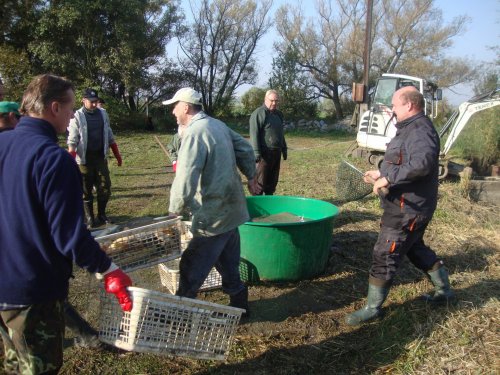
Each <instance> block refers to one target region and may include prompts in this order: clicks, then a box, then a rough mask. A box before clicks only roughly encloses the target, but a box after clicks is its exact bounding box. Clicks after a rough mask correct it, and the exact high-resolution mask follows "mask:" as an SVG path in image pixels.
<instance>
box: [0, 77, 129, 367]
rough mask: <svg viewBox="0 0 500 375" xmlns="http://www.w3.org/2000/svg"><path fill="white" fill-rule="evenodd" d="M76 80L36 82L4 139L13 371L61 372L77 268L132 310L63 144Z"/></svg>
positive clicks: (8, 339) (4, 257)
mask: <svg viewBox="0 0 500 375" xmlns="http://www.w3.org/2000/svg"><path fill="white" fill-rule="evenodd" d="M74 105H75V94H74V89H73V85H72V84H71V82H69V81H67V80H66V79H64V78H61V77H57V76H54V75H49V74H44V75H40V76H37V77H35V78H34V79H33V81H32V82H31V83H30V84H29V85H28V88H27V89H26V91H25V93H24V96H23V101H22V104H21V113H22V114H23V115H24V116H23V117H22V118H21V121H20V122H19V123H18V124H17V126H16V128H15V129H14V130H11V131H8V132H3V133H2V134H0V275H1V276H0V277H1V282H0V334H1V336H2V341H3V344H4V350H5V356H4V368H5V370H6V372H7V373H16V374H56V373H57V372H58V371H59V369H60V367H61V366H62V358H63V347H62V344H63V337H64V312H63V309H64V307H63V306H64V301H65V300H66V298H67V295H68V287H69V282H68V281H69V278H70V277H71V274H72V265H73V262H75V263H76V264H77V265H78V266H80V267H82V268H85V269H86V270H88V271H89V272H92V273H99V276H102V277H103V278H104V287H105V290H106V291H107V292H109V293H113V294H115V295H116V297H117V298H118V300H119V302H120V304H121V306H122V309H123V310H125V311H130V310H131V309H132V301H131V299H130V296H129V294H128V291H127V289H126V287H127V286H130V285H131V284H132V283H131V280H130V278H129V277H128V276H127V275H126V274H125V273H123V271H121V270H120V269H119V268H118V267H117V266H116V265H115V264H114V263H112V262H111V260H110V258H109V257H108V256H107V255H106V253H104V251H102V250H101V248H100V247H99V244H98V243H97V242H96V241H95V240H94V239H93V237H92V235H91V234H90V232H89V231H88V230H87V228H86V227H85V224H84V218H83V204H82V195H83V194H82V181H81V175H80V172H79V170H78V167H77V165H76V163H75V160H74V159H73V158H72V157H71V156H70V155H69V153H68V152H66V151H65V150H64V149H62V148H61V147H59V145H58V143H57V134H58V133H59V134H62V133H64V132H65V130H66V127H67V125H68V123H69V121H70V119H71V118H72V117H73V107H74Z"/></svg>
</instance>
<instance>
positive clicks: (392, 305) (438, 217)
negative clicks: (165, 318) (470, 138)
mask: <svg viewBox="0 0 500 375" xmlns="http://www.w3.org/2000/svg"><path fill="white" fill-rule="evenodd" d="M161 137H162V140H163V141H164V142H166V141H167V136H165V135H161ZM118 139H119V141H120V146H121V149H122V152H123V156H124V166H123V167H122V168H121V169H119V168H117V167H115V166H113V167H112V174H113V176H112V180H113V185H114V190H113V198H112V201H111V202H110V216H111V217H112V218H114V219H115V220H118V221H121V222H125V221H130V220H131V219H133V218H138V217H141V216H160V215H164V214H165V213H166V211H167V207H168V202H167V200H168V190H169V187H170V183H171V180H172V174H171V173H165V170H166V168H165V165H166V164H167V160H166V158H165V157H164V156H163V154H162V152H161V150H160V149H159V147H158V146H157V145H156V144H155V141H154V139H153V137H152V135H151V134H146V135H140V134H119V135H118ZM346 140H348V139H346V137H345V136H344V137H339V136H338V135H332V134H329V135H321V136H318V137H312V136H310V135H289V136H288V144H289V147H290V151H289V160H288V161H286V162H284V163H283V169H282V174H281V179H280V184H279V185H278V191H277V193H278V194H281V195H296V196H306V197H311V198H318V199H323V200H327V201H330V202H335V187H334V181H335V170H336V166H337V164H338V162H339V161H340V159H341V157H342V153H343V151H344V150H345V149H347V147H348V143H346V142H345V141H346ZM439 194H440V198H439V206H438V210H437V211H436V214H435V217H434V219H433V221H432V223H431V225H430V227H429V228H428V231H427V233H426V238H425V239H426V242H427V243H428V244H429V245H430V246H431V247H432V248H434V249H435V250H436V251H437V252H438V254H439V255H440V256H441V257H442V258H443V259H444V261H445V262H446V265H447V267H448V268H449V270H450V275H451V276H450V280H451V283H452V286H453V288H454V289H455V290H456V292H457V297H458V303H457V304H455V305H453V306H448V307H444V308H439V309H431V308H429V306H427V305H426V304H425V303H423V302H422V301H421V300H420V299H419V296H420V294H421V293H423V292H429V291H430V290H431V289H432V285H431V283H430V282H429V281H428V280H427V278H426V277H424V275H423V274H422V273H420V272H419V271H418V270H416V269H415V268H414V267H413V266H411V265H410V264H408V262H406V263H405V264H404V265H403V267H402V269H401V272H400V273H399V275H398V277H397V279H396V281H395V285H394V287H393V288H392V290H391V293H390V295H389V298H388V300H387V301H386V303H385V305H384V307H385V312H386V314H385V317H384V319H382V320H380V321H376V322H373V323H370V324H366V325H364V326H361V327H349V326H347V325H345V323H344V317H345V314H346V313H349V312H352V311H353V310H354V309H356V308H359V307H360V306H362V305H363V303H364V298H365V294H366V290H367V278H368V268H369V266H370V261H371V249H372V247H373V244H374V242H375V240H376V238H377V233H378V219H379V217H380V214H381V211H380V208H379V206H378V201H377V199H376V198H375V197H372V196H370V197H367V198H365V199H363V200H361V201H358V202H350V203H346V204H344V205H342V206H341V214H340V215H339V216H338V218H337V220H336V223H335V228H334V233H333V239H334V243H333V247H332V251H331V255H330V259H329V262H328V265H327V267H326V270H325V272H324V273H323V274H322V275H320V276H319V277H317V278H315V279H312V280H303V281H300V282H295V283H292V282H289V283H258V284H255V285H252V286H251V287H250V300H251V302H250V306H251V308H252V313H253V315H252V318H251V319H250V321H249V322H248V323H245V324H242V325H240V326H239V327H238V330H237V333H236V339H235V343H234V345H233V347H232V349H231V352H230V355H229V358H228V360H227V361H225V362H222V363H221V362H210V361H196V360H191V359H184V358H169V357H163V356H156V355H147V354H138V353H113V352H106V351H100V350H92V349H78V348H74V347H71V348H68V349H67V350H66V351H65V364H64V367H63V369H62V371H61V373H62V374H111V373H116V374H139V373H140V374H167V373H168V374H252V375H258V374H287V375H288V374H370V373H371V374H498V373H499V354H498V353H499V348H498V346H499V344H498V340H499V335H498V311H499V308H500V304H499V301H498V290H499V288H500V282H499V275H500V265H499V245H498V244H499V243H500V238H499V233H500V231H499V229H500V225H499V224H500V218H499V215H498V207H494V206H491V205H485V204H477V203H473V202H470V201H469V200H468V199H467V198H466V197H464V195H463V194H462V193H461V191H460V186H459V184H458V183H457V182H444V183H443V184H442V185H441V187H440V193H439ZM199 298H201V299H205V300H208V301H211V302H216V303H222V304H224V303H227V297H226V296H225V295H224V294H223V293H222V292H221V291H211V292H206V293H201V294H200V296H199Z"/></svg>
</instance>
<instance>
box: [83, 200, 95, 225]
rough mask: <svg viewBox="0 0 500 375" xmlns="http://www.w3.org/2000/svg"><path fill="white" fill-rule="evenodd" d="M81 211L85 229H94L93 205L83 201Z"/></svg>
mask: <svg viewBox="0 0 500 375" xmlns="http://www.w3.org/2000/svg"><path fill="white" fill-rule="evenodd" d="M83 210H84V212H85V221H86V222H87V228H89V229H91V228H94V227H95V219H94V205H93V202H92V201H83Z"/></svg>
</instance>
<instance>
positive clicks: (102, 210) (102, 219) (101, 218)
mask: <svg viewBox="0 0 500 375" xmlns="http://www.w3.org/2000/svg"><path fill="white" fill-rule="evenodd" d="M107 204H108V200H107V199H99V200H98V201H97V220H98V222H99V225H103V224H112V222H111V220H109V219H108V217H107V216H106V206H107Z"/></svg>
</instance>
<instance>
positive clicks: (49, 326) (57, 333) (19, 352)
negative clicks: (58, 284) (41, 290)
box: [0, 301, 64, 375]
mask: <svg viewBox="0 0 500 375" xmlns="http://www.w3.org/2000/svg"><path fill="white" fill-rule="evenodd" d="M0 334H1V336H2V341H3V345H4V350H5V355H4V369H5V370H6V372H7V373H15V374H23V375H24V374H42V373H43V374H57V373H58V371H59V369H60V368H61V366H62V364H63V339H64V313H63V301H49V302H41V303H37V304H34V305H29V306H26V307H25V308H22V309H16V310H6V311H0Z"/></svg>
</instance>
